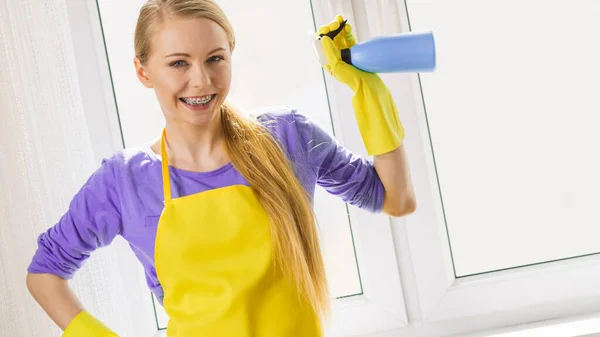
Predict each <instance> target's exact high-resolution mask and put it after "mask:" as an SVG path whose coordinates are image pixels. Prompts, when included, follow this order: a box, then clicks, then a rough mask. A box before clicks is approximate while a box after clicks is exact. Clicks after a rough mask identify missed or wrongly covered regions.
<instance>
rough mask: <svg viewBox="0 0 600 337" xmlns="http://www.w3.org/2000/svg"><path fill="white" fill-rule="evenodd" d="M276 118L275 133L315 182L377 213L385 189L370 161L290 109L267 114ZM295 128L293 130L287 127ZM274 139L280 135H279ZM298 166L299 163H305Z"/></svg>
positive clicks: (358, 205) (289, 153) (270, 117)
mask: <svg viewBox="0 0 600 337" xmlns="http://www.w3.org/2000/svg"><path fill="white" fill-rule="evenodd" d="M268 115H269V116H267V119H269V120H272V119H276V120H278V123H277V124H278V126H277V128H278V129H279V130H280V131H279V132H278V133H283V134H285V138H287V139H285V140H281V141H282V142H283V143H284V144H285V147H286V148H287V151H288V156H290V157H291V159H292V160H294V161H296V162H298V161H302V162H305V163H303V164H305V165H306V166H309V167H310V168H311V170H312V173H313V174H314V175H315V176H316V181H317V185H319V186H321V187H323V188H324V189H325V190H326V191H327V192H329V193H331V194H333V195H336V196H339V197H340V198H341V199H342V200H344V201H345V202H347V203H349V204H351V205H354V206H357V207H359V208H362V209H365V210H368V211H370V212H381V209H382V207H383V198H384V195H385V190H384V188H383V184H382V183H381V180H380V179H379V176H378V175H377V172H376V171H375V168H374V166H373V163H372V162H371V161H369V160H367V159H365V158H362V157H360V156H358V155H355V154H353V153H352V152H350V151H349V150H348V149H346V148H344V147H343V146H342V145H340V144H339V143H338V142H337V141H336V140H335V138H333V137H332V136H330V135H329V134H328V133H327V132H326V131H325V130H323V129H322V128H321V127H320V126H319V125H317V124H316V123H315V122H313V121H312V120H311V119H309V118H308V117H307V116H305V115H303V114H301V113H298V112H297V111H296V110H294V109H293V108H288V107H285V108H283V109H279V110H277V112H271V113H268ZM293 128H295V130H293V131H292V130H290V129H293ZM278 138H282V137H281V136H279V137H278ZM305 165H301V166H305Z"/></svg>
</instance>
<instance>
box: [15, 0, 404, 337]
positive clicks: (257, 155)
mask: <svg viewBox="0 0 600 337" xmlns="http://www.w3.org/2000/svg"><path fill="white" fill-rule="evenodd" d="M342 21H343V18H342V17H340V16H338V17H337V18H336V20H335V21H333V22H332V23H330V24H329V25H326V26H323V27H321V28H320V30H319V34H326V33H328V32H329V31H332V30H335V29H336V28H338V27H339V24H340V22H342ZM334 40H335V41H332V40H331V39H330V38H329V37H327V36H325V37H323V38H322V45H323V48H324V50H325V53H326V56H327V59H328V61H329V64H328V65H327V66H326V69H327V70H328V71H329V73H330V74H332V75H333V76H335V77H336V78H337V79H338V80H340V81H342V82H343V83H345V84H347V85H349V86H350V88H351V89H352V90H353V91H354V93H355V94H354V98H353V106H354V110H355V115H356V117H357V120H358V123H359V127H360V130H361V135H362V138H363V140H364V142H365V146H366V147H367V150H368V152H369V154H371V155H374V156H375V157H374V158H375V159H374V163H371V162H369V161H367V160H365V159H363V158H360V157H357V156H355V155H353V154H352V153H350V152H349V151H347V150H346V149H344V148H343V147H341V146H340V145H339V144H337V143H336V142H335V140H334V139H332V138H330V137H329V136H328V134H327V133H325V132H324V131H323V130H322V129H320V128H319V127H318V126H317V125H315V124H314V123H312V122H311V121H310V120H309V119H307V118H306V117H305V116H303V115H302V114H300V113H298V112H296V111H295V110H293V109H290V108H286V107H280V108H273V109H271V110H269V111H265V112H264V113H263V114H262V115H260V116H259V117H258V118H257V119H256V120H252V119H249V118H246V117H244V116H243V115H242V114H240V113H239V112H237V111H235V109H234V108H233V107H231V106H230V105H229V104H228V103H227V102H226V101H225V99H226V97H227V94H228V92H229V88H230V84H231V53H232V51H233V49H234V46H235V38H234V34H233V29H232V27H231V25H230V23H229V22H228V20H227V18H226V16H225V14H224V13H223V12H222V11H221V9H220V8H219V7H218V6H217V5H216V4H215V3H214V2H213V0H150V1H148V3H146V4H145V5H144V6H143V8H142V9H141V11H140V16H139V18H138V23H137V27H136V32H135V53H136V57H135V68H136V72H137V76H138V78H139V80H140V82H141V83H142V84H143V85H145V86H146V87H148V88H152V89H154V91H155V93H156V96H157V99H158V101H159V103H160V106H161V109H162V111H163V114H164V117H165V129H164V131H163V134H162V136H161V137H160V138H159V139H157V140H156V141H154V142H152V143H151V144H148V146H146V147H144V148H131V149H126V150H123V151H119V152H118V153H116V154H115V155H114V156H113V157H111V158H109V159H106V160H104V161H103V163H102V165H101V167H100V168H99V169H98V170H97V171H96V172H95V173H94V174H93V175H92V176H91V177H90V178H89V180H88V181H87V182H86V183H85V185H84V186H83V187H82V189H81V190H80V191H79V192H78V193H77V194H76V195H75V197H74V198H73V201H72V202H71V204H70V207H69V209H68V211H67V212H66V213H65V215H64V216H63V217H62V218H61V219H60V221H59V222H58V223H57V224H56V225H55V226H54V227H52V228H50V229H49V230H48V231H47V232H45V233H43V234H42V235H41V236H40V237H39V239H38V250H37V251H36V253H35V256H34V257H33V260H32V262H31V265H30V267H29V268H28V272H29V273H28V277H27V284H28V287H29V289H30V292H31V293H32V295H33V297H34V298H35V299H36V301H38V303H39V304H40V305H41V306H42V307H43V308H44V310H45V311H46V312H47V313H48V315H49V316H50V317H51V318H52V319H53V320H54V322H56V324H57V325H58V326H59V327H60V328H61V329H63V330H65V333H64V336H91V337H94V336H116V334H115V333H114V332H112V331H111V330H110V329H109V328H108V327H106V326H105V325H104V324H102V323H101V322H100V320H98V319H96V318H95V317H93V316H91V315H90V314H89V313H88V312H87V311H86V310H85V309H84V308H83V306H82V305H81V304H80V303H79V302H78V300H77V298H76V297H75V296H74V295H73V293H72V292H71V290H70V289H69V287H68V285H67V281H66V280H68V279H70V278H72V277H73V275H74V273H75V272H76V270H78V269H79V268H80V267H81V265H82V263H83V262H84V261H85V260H86V259H87V258H88V257H89V256H90V254H91V252H92V251H94V250H95V249H97V248H99V247H102V246H106V245H108V244H109V243H110V242H111V241H112V240H113V239H114V237H115V236H116V235H121V236H123V238H125V239H126V240H127V241H128V242H129V243H130V245H131V247H132V249H133V251H134V253H135V254H136V256H137V257H138V259H139V260H140V262H141V263H142V264H143V266H144V268H145V270H146V275H147V283H148V286H149V287H150V289H151V290H152V291H153V292H154V294H155V295H156V297H157V298H158V299H159V301H160V302H161V303H162V304H163V305H164V308H165V311H166V312H167V314H168V315H169V317H170V321H169V325H168V329H167V335H168V336H169V337H182V336H194V337H195V336H236V337H237V336H266V337H275V336H278V337H279V336H321V335H322V328H321V319H322V318H323V317H324V316H325V315H326V314H327V311H328V300H329V297H328V290H327V282H326V278H325V270H324V266H323V259H322V256H321V251H320V247H319V243H318V240H317V232H316V227H315V220H314V214H313V212H312V204H311V203H312V198H313V193H314V188H315V185H316V184H317V183H318V184H319V185H321V186H323V187H324V188H325V189H326V190H328V191H329V192H330V193H333V194H335V195H338V196H340V197H341V198H342V199H343V200H344V201H346V202H348V203H350V204H353V205H356V206H357V207H361V208H364V209H367V210H369V211H372V212H384V213H387V214H389V215H392V216H402V215H405V214H408V213H411V212H412V211H413V210H414V208H415V201H414V200H415V198H414V193H413V190H412V185H411V182H410V176H409V172H408V167H407V163H406V158H405V155H404V149H403V147H402V145H401V144H402V139H403V136H404V133H403V129H402V125H401V124H400V121H399V117H398V115H397V112H396V109H395V106H394V103H393V101H392V99H391V95H390V94H389V91H388V90H387V88H386V87H385V85H384V84H383V83H382V82H381V80H380V79H379V77H378V76H377V75H375V74H368V73H364V72H361V71H359V70H357V69H355V68H354V67H352V66H350V65H348V64H345V63H343V62H342V61H341V60H340V51H339V49H340V48H342V47H348V46H351V45H352V44H353V43H354V39H353V37H352V34H351V28H350V26H349V25H347V26H346V27H345V28H344V30H343V32H342V33H341V34H340V36H338V37H335V39H334ZM57 289H58V290H57Z"/></svg>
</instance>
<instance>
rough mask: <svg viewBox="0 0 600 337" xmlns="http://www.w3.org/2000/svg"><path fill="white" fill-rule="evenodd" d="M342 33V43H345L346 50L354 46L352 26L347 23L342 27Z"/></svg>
mask: <svg viewBox="0 0 600 337" xmlns="http://www.w3.org/2000/svg"><path fill="white" fill-rule="evenodd" d="M342 33H343V34H344V42H346V48H351V47H352V46H354V45H355V44H356V39H354V34H352V26H351V25H350V24H349V23H347V24H346V26H344V29H343V31H342Z"/></svg>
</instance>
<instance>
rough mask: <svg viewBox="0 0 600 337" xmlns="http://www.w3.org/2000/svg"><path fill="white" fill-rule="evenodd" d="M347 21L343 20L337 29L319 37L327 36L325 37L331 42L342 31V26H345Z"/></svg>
mask: <svg viewBox="0 0 600 337" xmlns="http://www.w3.org/2000/svg"><path fill="white" fill-rule="evenodd" d="M347 21H348V20H344V21H343V22H342V23H340V27H339V28H338V29H336V30H334V31H331V32H329V33H327V34H320V35H319V36H320V37H323V36H325V35H327V36H329V38H330V39H332V40H333V39H334V38H335V37H336V36H337V35H338V34H339V33H340V32H341V31H342V29H344V26H346V22H347Z"/></svg>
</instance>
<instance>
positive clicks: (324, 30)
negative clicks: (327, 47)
mask: <svg viewBox="0 0 600 337" xmlns="http://www.w3.org/2000/svg"><path fill="white" fill-rule="evenodd" d="M329 32H330V30H329V25H326V26H321V28H319V30H318V31H317V35H319V36H320V35H321V34H327V33H329Z"/></svg>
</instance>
